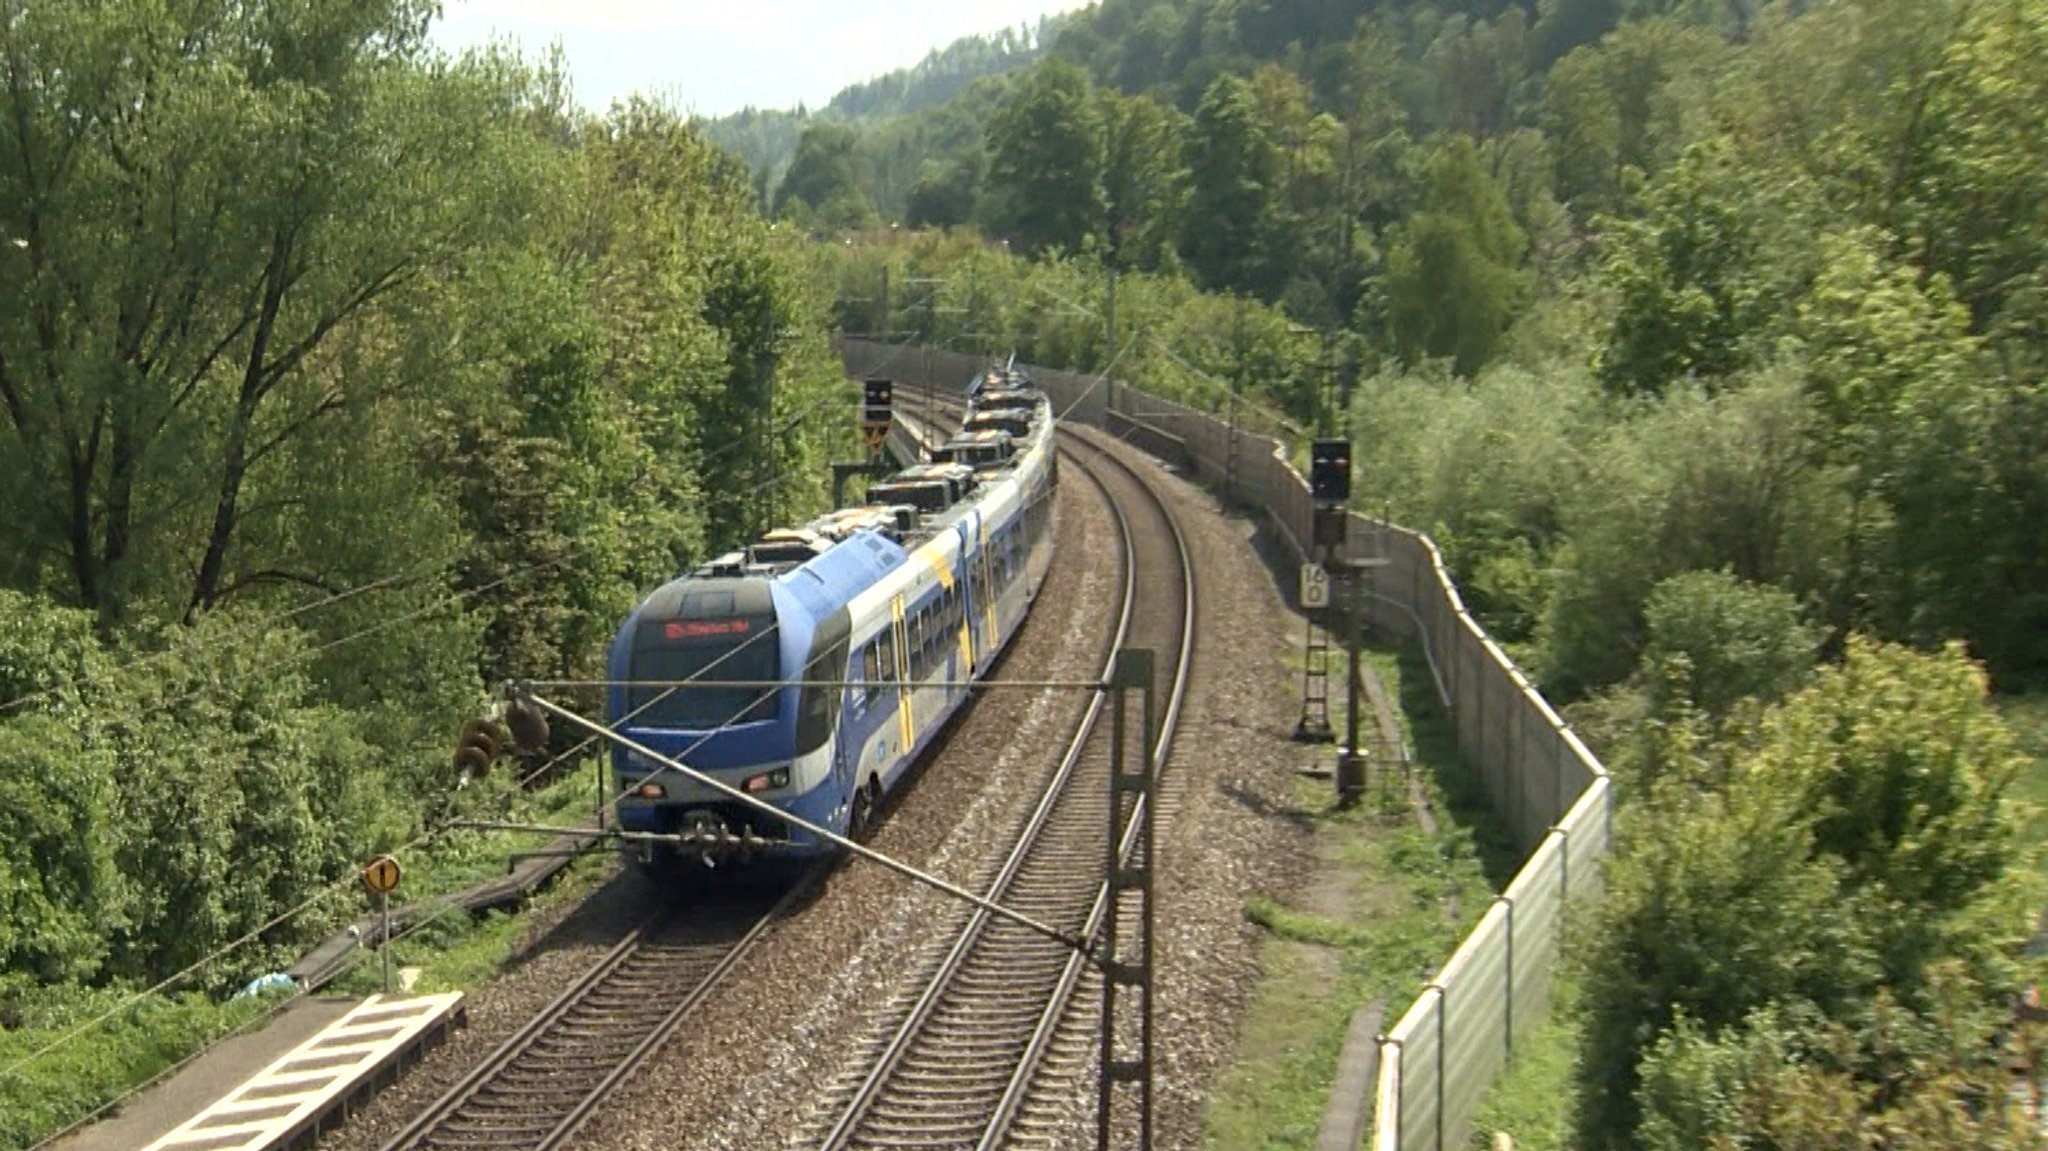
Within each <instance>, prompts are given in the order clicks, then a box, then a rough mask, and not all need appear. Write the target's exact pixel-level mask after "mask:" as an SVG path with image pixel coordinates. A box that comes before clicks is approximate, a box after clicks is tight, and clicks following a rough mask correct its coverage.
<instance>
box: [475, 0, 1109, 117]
mask: <svg viewBox="0 0 2048 1151" xmlns="http://www.w3.org/2000/svg"><path fill="white" fill-rule="evenodd" d="M1075 6H1076V4H1075V2H1074V0H444V4H443V15H442V18H441V21H440V22H439V23H438V24H437V25H436V26H435V30H434V40H435V42H436V43H438V44H440V45H441V46H442V47H444V48H447V49H449V50H450V51H459V50H461V49H462V48H465V47H469V46H471V45H476V44H483V43H486V42H488V41H490V40H493V39H503V38H508V37H509V38H510V39H512V40H514V41H516V42H517V43H518V44H519V45H520V47H521V48H522V49H523V50H525V52H526V53H527V55H528V56H537V55H539V54H540V53H542V52H543V51H545V50H546V48H547V46H548V45H549V44H550V43H552V42H554V41H556V40H559V41H561V44H562V49H563V53H564V55H565V56H566V57H567V59H568V63H569V69H570V72H571V74H572V75H573V76H574V78H575V85H576V98H577V100H578V101H579V102H580V103H582V104H583V105H584V106H585V107H587V108H590V109H592V110H593V111H602V110H603V109H604V108H605V107H607V106H608V105H609V104H610V103H611V102H612V100H613V99H614V98H618V97H623V96H626V95H627V94H629V93H631V92H635V91H638V92H643V93H646V94H648V95H652V96H657V97H661V98H663V99H665V100H667V101H669V102H671V103H674V104H675V105H676V106H678V107H680V108H682V109H684V110H685V111H690V112H695V113H697V114H699V115H703V116H721V115H724V114H725V113H727V112H733V111H737V110H739V109H740V108H743V107H745V106H746V105H748V104H752V105H754V106H756V107H760V108H794V107H796V105H797V102H798V101H802V102H803V103H805V104H806V105H808V106H810V107H813V108H815V107H817V106H818V105H820V104H823V103H825V102H826V101H828V100H830V99H831V98H832V95H833V94H834V93H836V92H838V91H839V90H840V89H841V88H844V87H846V86H847V85H848V84H853V83H857V82H859V81H861V80H866V79H868V78H870V77H872V76H878V75H880V74H882V73H884V72H888V71H890V70H892V69H895V68H903V67H908V66H909V65H912V64H915V63H917V62H918V61H919V60H921V59H923V58H924V55H925V53H927V52H929V51H931V50H932V49H933V48H938V47H943V46H944V45H946V44H950V43H952V42H953V41H954V40H956V39H959V38H960V37H962V36H970V35H975V34H977V33H986V32H994V31H996V30H998V29H1000V28H1004V27H1012V26H1015V25H1017V24H1022V23H1034V24H1035V23H1036V22H1037V20H1038V18H1039V17H1040V16H1044V15H1047V14H1049V13H1052V12H1059V11H1064V10H1067V9H1069V8H1073V7H1075Z"/></svg>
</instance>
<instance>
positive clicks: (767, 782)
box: [740, 767, 789, 795]
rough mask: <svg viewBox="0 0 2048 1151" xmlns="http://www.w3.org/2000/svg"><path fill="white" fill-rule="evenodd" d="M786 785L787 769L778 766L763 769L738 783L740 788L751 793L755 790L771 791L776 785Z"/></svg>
mask: <svg viewBox="0 0 2048 1151" xmlns="http://www.w3.org/2000/svg"><path fill="white" fill-rule="evenodd" d="M788 786H789V769H788V768H786V767H778V768H776V769H775V770H774V771H764V772H762V773H761V774H759V775H750V776H748V777H747V780H746V782H745V783H742V784H740V790H741V791H744V792H746V793H747V794H749V795H752V794H753V793H755V792H757V791H772V790H773V789H775V788H778V787H788Z"/></svg>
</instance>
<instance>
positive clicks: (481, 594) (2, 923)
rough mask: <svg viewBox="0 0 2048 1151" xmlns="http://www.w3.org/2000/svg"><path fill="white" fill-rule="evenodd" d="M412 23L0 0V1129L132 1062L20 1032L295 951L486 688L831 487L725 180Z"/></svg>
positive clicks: (573, 659) (211, 980) (359, 13)
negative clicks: (44, 1063) (101, 993)
mask: <svg viewBox="0 0 2048 1151" xmlns="http://www.w3.org/2000/svg"><path fill="white" fill-rule="evenodd" d="M430 8H431V6H430V5H426V4H415V3H411V2H410V0H383V2H379V3H363V2H361V0H316V2H314V3H309V4H300V5H291V6H276V5H244V4H235V3H198V4H185V5H177V6H173V7H171V8H166V7H164V6H162V5H154V4H141V3H114V4H106V3H96V2H84V0H79V2H72V0H34V2H33V3H30V4H26V5H24V4H21V3H18V2H16V3H0V283H4V285H5V290H4V291H0V406H4V415H0V525H4V529H0V536H4V538H5V541H6V545H5V547H4V548H0V1064H6V1065H9V1070H8V1074H7V1075H6V1076H5V1077H4V1078H5V1085H4V1089H0V1144H4V1145H19V1142H18V1141H19V1140H20V1139H22V1138H23V1135H24V1132H25V1131H27V1130H31V1129H32V1126H31V1125H33V1124H34V1123H37V1122H41V1121H43V1120H44V1119H46V1118H47V1117H48V1116H50V1115H52V1114H62V1113H64V1111H63V1109H64V1108H65V1107H69V1106H71V1105H72V1103H73V1102H74V1101H76V1100H79V1099H89V1098H90V1097H91V1093H92V1092H93V1091H96V1090H99V1089H100V1084H101V1079H100V1078H99V1077H100V1076H102V1075H103V1074H105V1073H106V1072H107V1071H108V1070H109V1069H110V1067H112V1066H113V1065H114V1064H115V1063H117V1062H118V1061H120V1060H121V1059H124V1058H127V1057H128V1056H129V1055H130V1054H131V1053H130V1052H129V1051H128V1050H127V1049H126V1048H124V1047H123V1046H122V1045H121V1044H119V1043H110V1044H108V1045H107V1046H106V1047H105V1049H104V1050H101V1051H97V1052H95V1051H92V1050H89V1048H91V1047H92V1046H93V1045H92V1044H87V1045H85V1047H84V1048H80V1047H76V1046H74V1047H70V1048H66V1049H65V1050H64V1051H63V1052H61V1053H60V1055H59V1062H58V1063H57V1064H55V1065H54V1066H55V1068H56V1070H55V1071H54V1072H51V1071H50V1067H43V1068H40V1069H38V1071H37V1072H36V1074H35V1075H31V1076H23V1077H17V1076H16V1075H15V1071H16V1070H18V1069H19V1068H18V1067H16V1066H14V1065H13V1060H14V1059H15V1057H16V1056H19V1055H22V1054H23V1053H24V1052H26V1051H29V1050H33V1049H34V1048H35V1045H36V1044H37V1043H39V1042H40V1039H38V1038H37V1032H36V1030H35V1028H36V1027H37V1026H38V1021H39V1020H44V1019H46V1008H47V1009H48V1010H50V1011H59V1012H60V1013H61V1012H62V1011H69V1010H74V1009H75V1007H76V1005H77V1004H79V1003H80V1002H89V1001H90V1000H86V999H83V998H82V997H84V996H86V995H87V992H86V990H85V989H86V988H110V987H111V988H119V987H140V986H146V985H149V984H153V983H156V982H157V981H159V980H163V979H166V978H167V977H171V976H173V975H178V974H180V973H185V974H186V975H188V976H189V978H185V979H183V980H182V981H181V982H178V983H174V984H173V986H172V990H173V991H176V992H182V991H186V990H189V989H194V988H198V989H205V990H213V989H218V988H222V987H227V986H235V985H239V983H240V982H241V981H244V980H246V979H248V978H249V977H250V976H251V975H254V974H259V973H261V972H264V971H268V970H273V969H274V965H276V964H278V963H279V962H280V961H281V960H287V961H288V959H289V957H293V956H295V955H296V954H297V950H296V949H297V947H298V946H299V945H301V944H303V943H304V942H305V941H306V940H308V939H310V938H314V937H316V935H317V933H319V932H322V931H325V930H330V929H332V927H333V926H334V925H335V924H336V923H337V922H338V921H340V920H341V919H343V918H345V917H349V916H352V915H354V914H357V913H358V911H359V908H360V898H361V896H360V891H359V885H357V884H355V883H353V882H352V881H351V876H352V875H353V872H354V870H355V868H357V867H358V866H360V863H361V861H362V860H363V859H365V858H366V857H367V856H368V854H369V853H373V852H375V851H377V850H380V849H384V848H387V847H390V846H392V845H394V844H396V843H397V842H399V841H400V840H403V839H407V838H408V837H410V836H411V835H412V834H413V833H414V832H416V831H418V830H419V829H420V828H421V827H422V826H423V825H424V823H425V821H426V819H427V815H428V813H429V812H430V811H439V810H441V805H442V804H443V803H444V802H445V801H446V797H447V795H448V792H449V790H450V788H451V787H452V785H453V784H454V782H455V781H454V779H453V775H452V772H450V771H449V769H448V758H447V757H448V749H449V747H450V746H451V744H450V742H449V741H450V740H451V738H452V733H453V732H454V731H455V730H456V727H457V726H459V724H460V722H461V720H462V719H464V718H466V717H467V716H469V715H473V714H475V709H476V708H477V707H479V706H480V705H481V703H482V701H483V692H484V689H485V687H486V686H487V685H488V684H491V683H494V682H495V681H496V680H498V679H500V678H502V677H506V676H526V675H563V674H580V675H589V674H593V673H598V672H601V670H602V665H601V658H602V648H603V645H604V644H605V642H606V641H607V640H608V638H609V633H610V629H611V628H612V627H613V626H615V624H616V621H617V620H618V619H620V618H622V616H623V614H624V613H625V611H626V610H627V609H628V608H629V607H630V605H631V603H632V602H633V601H634V600H635V599H636V598H637V596H638V595H639V594H640V593H641V592H643V591H644V590H645V589H647V588H649V587H651V586H653V585H654V584H656V583H658V582H660V581H662V580H664V579H666V578H667V577H668V576H670V575H671V574H672V573H674V572H675V571H676V570H677V569H678V568H679V567H680V566H682V565H685V564H688V563H690V562H691V561H692V560H693V559H694V558H696V557H700V556H703V555H704V554H706V552H707V549H712V548H723V547H726V546H729V545H730V544H731V543H732V542H733V541H734V539H735V538H736V537H737V536H738V534H739V533H741V532H743V531H746V530H749V529H752V528H756V527H758V526H760V523H761V521H762V520H763V519H764V518H767V517H769V516H771V515H790V514H794V513H796V512H798V511H800V510H804V509H807V508H809V507H811V506H815V505H816V504H817V503H819V502H821V500H822V498H823V492H824V487H825V483H824V477H823V473H824V471H825V469H824V466H823V463H822V461H823V460H824V459H825V458H826V456H827V454H828V451H827V449H828V446H830V445H828V443H827V438H828V437H829V436H830V435H832V434H835V433H837V432H839V430H840V427H841V425H842V423H843V421H839V420H835V419H832V418H830V416H822V417H821V415H820V412H821V411H838V410H840V409H839V408H838V405H839V404H841V403H845V402H850V397H849V393H848V392H847V391H846V389H845V385H844V383H843V381H842V380H841V378H840V376H841V373H840V372H839V369H838V366H837V362H836V360H835V358H834V357H833V356H832V354H831V352H830V350H829V348H828V346H827V342H826V338H825V331H824V320H825V319H826V312H825V305H826V303H827V302H828V299H829V297H826V296H824V295H822V294H820V293H819V292H818V291H817V289H816V287H815V285H816V282H817V277H816V275H815V274H814V273H812V272H811V271H809V270H808V269H807V268H806V266H805V265H806V261H807V260H808V259H809V257H807V256H806V255H805V254H804V253H803V252H802V251H801V250H800V249H798V248H796V247H794V246H792V245H789V244H778V243H777V240H778V239H779V238H778V237H775V236H773V235H771V233H770V231H769V228H768V226H767V224H766V223H765V222H764V221H762V220H761V219H760V218H759V216H758V215H757V214H756V213H755V211H754V207H753V202H752V196H751V193H750V190H749V188H748V187H747V184H746V179H745V173H744V171H743V170H742V169H741V168H740V167H738V166H737V165H736V164H735V163H733V162H732V161H730V160H729V159H728V158H726V157H725V156H724V155H723V154H721V153H720V152H718V151H717V150H716V149H715V148H713V147H712V146H710V145H709V144H708V143H706V142H705V141H703V140H702V139H701V137H700V136H699V135H698V133H697V132H696V131H695V130H694V129H692V128H691V127H690V126H688V125H687V124H685V123H684V122H682V121H681V120H680V119H679V118H678V117H677V115H676V114H674V113H672V112H668V111H664V110H661V109H658V108H655V107H651V106H648V105H644V104H637V103H636V104H632V105H629V106H626V107H622V108H620V109H618V110H616V111H614V112H613V113H612V114H611V115H609V116H607V117H604V118H602V119H597V118H592V117H589V116H585V115H583V114H580V113H577V112H575V111H573V110H571V108H570V106H569V105H568V104H567V103H566V102H565V99H564V91H565V88H564V85H563V82H562V79H561V77H559V76H556V75H551V74H548V73H546V72H541V71H536V70H534V68H532V67H531V66H529V65H527V64H524V63H521V62H519V61H516V60H511V59H505V58H501V57H498V56H494V55H483V56H476V57H472V58H468V59H464V60H459V61H450V60H446V59H440V58H437V57H436V56H435V55H434V54H433V53H432V52H431V50H430V49H429V48H428V47H427V44H426V41H425V39H424V30H425V28H426V26H427V20H428V17H429V15H430ZM771 468H772V469H774V470H770V469H771ZM505 786H506V785H505V784H504V783H503V782H502V781H500V780H498V779H496V778H494V779H493V780H489V781H483V782H481V783H479V784H478V785H476V786H473V787H472V788H470V789H469V790H468V791H467V792H465V793H464V799H463V802H465V803H486V802H489V801H490V800H491V799H492V798H493V797H494V796H495V795H497V794H499V793H501V792H502V791H503V789H504V787H505ZM245 935H247V936H249V939H248V940H247V941H246V945H245V946H242V947H240V948H239V949H237V950H236V951H234V952H233V953H232V954H231V955H229V956H228V957H226V958H225V959H223V960H221V961H220V962H218V963H214V964H211V965H207V966H204V967H201V968H199V969H197V970H194V971H191V972H189V973H187V972H186V969H187V967H188V965H192V964H194V963H195V962H196V961H198V960H200V959H202V958H203V957H207V956H209V955H211V954H212V953H214V952H215V951H216V949H218V948H221V947H222V946H223V945H226V944H228V943H230V942H231V941H235V940H238V939H241V938H242V937H244V936H245ZM22 1027H27V1028H28V1030H27V1031H26V1032H23V1033H22V1034H23V1035H24V1036H25V1038H22V1039H21V1040H19V1041H17V1040H16V1034H15V1033H16V1029H18V1028H22ZM165 1042H168V1041H165ZM166 1050H169V1051H171V1052H172V1053H173V1054H174V1053H175V1050H176V1049H175V1048H166ZM44 1072H50V1073H49V1074H47V1075H46V1076H45V1075H44V1074H43V1073H44ZM70 1113H71V1114H76V1113H77V1112H76V1111H72V1112H70Z"/></svg>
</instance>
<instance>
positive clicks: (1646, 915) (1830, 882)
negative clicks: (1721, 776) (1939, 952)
mask: <svg viewBox="0 0 2048 1151" xmlns="http://www.w3.org/2000/svg"><path fill="white" fill-rule="evenodd" d="M1860 912H1861V909H1859V908H1858V907H1857V906H1856V905H1855V903H1854V902H1853V901H1845V900H1844V899H1843V898H1842V892H1841V890H1840V886H1839V883H1838V880H1837V867H1836V865H1834V864H1831V863H1830V862H1828V861H1826V860H1820V859H1815V858H1814V856H1813V851H1812V840H1811V836H1810V833H1809V832H1808V830H1807V828H1806V827H1805V825H1804V821H1803V819H1802V818H1801V812H1800V811H1799V809H1798V807H1797V806H1796V804H1795V801H1793V800H1792V799H1790V798H1789V797H1786V796H1782V795H1779V794H1777V793H1774V792H1772V791H1770V790H1769V789H1765V788H1749V789H1740V790H1737V791H1735V792H1732V793H1731V794H1729V795H1728V796H1726V797H1721V796H1705V797H1700V798H1697V799H1693V800H1690V801H1684V800H1678V799H1673V800H1670V801H1668V802H1665V803H1662V804H1651V805H1648V806H1645V807H1643V808H1640V809H1638V810H1637V811H1636V812H1634V813H1633V814H1632V815H1630V816H1629V817H1628V819H1627V821H1626V825H1625V830H1624V833H1623V841H1622V844H1621V851H1620V853H1619V854H1618V855H1617V856H1616V858H1615V859H1614V861H1613V862H1612V863H1610V864H1609V866H1608V869H1607V883H1606V895H1605V898H1604V900H1603V902H1602V903H1601V905H1600V907H1599V909H1598V910H1597V911H1595V913H1594V917H1593V927H1592V939H1591V941H1590V943H1589V946H1588V947H1587V949H1586V951H1585V953H1584V955H1585V958H1584V971H1583V974H1582V983H1581V986H1582V987H1583V988H1584V991H1583V992H1582V994H1583V996H1584V999H1583V1010H1584V1016H1583V1035H1584V1046H1583V1047H1582V1048H1581V1051H1580V1056H1579V1063H1578V1068H1577V1074H1578V1131H1579V1137H1580V1139H1581V1140H1583V1144H1582V1145H1584V1146H1587V1147H1590V1148H1595V1149H1606V1148H1624V1147H1632V1146H1634V1145H1635V1140H1634V1134H1635V1132H1636V1129H1637V1124H1638V1122H1639V1120H1640V1110H1639V1104H1638V1100H1637V1086H1638V1084H1639V1083H1640V1082H1641V1064H1642V1061H1643V1059H1644V1057H1645V1056H1646V1055H1647V1053H1648V1052H1649V1050H1650V1048H1651V1047H1652V1045H1653V1044H1654V1043H1655V1042H1656V1041H1657V1038H1658V1036H1659V1035H1662V1034H1664V1033H1666V1032H1667V1031H1670V1030H1671V1029H1673V1028H1675V1027H1677V1026H1678V1025H1679V1021H1680V1020H1682V1019H1683V1020H1691V1021H1692V1022H1693V1023H1694V1024H1695V1025H1697V1026H1698V1027H1699V1028H1700V1029H1701V1031H1702V1032H1703V1033H1704V1034H1705V1035H1707V1036H1709V1037H1717V1036H1719V1035H1720V1034H1722V1033H1723V1032H1724V1031H1726V1030H1728V1029H1729V1028H1732V1027H1735V1026H1737V1025H1739V1024H1741V1023H1742V1022H1743V1021H1744V1020H1746V1019H1748V1018H1749V1017H1750V1015H1751V1013H1752V1012H1754V1011H1756V1010H1758V1009H1760V1008H1762V1007H1764V1006H1766V1005H1768V1004H1772V1003H1782V1004H1786V1005H1802V1004H1811V1005H1814V1007H1815V1008H1817V1009H1818V1010H1820V1011H1822V1012H1827V1011H1831V1010H1834V1009H1837V1008H1839V1007H1840V1006H1842V1005H1843V1004H1844V1003H1846V1002H1848V1001H1850V1000H1853V999H1856V998H1859V997H1861V996H1863V995H1865V994H1867V993H1868V991H1869V989H1870V988H1871V987H1872V986H1873V985H1874V983H1875V981H1876V978H1877V966H1876V963H1875V960H1874V958H1873V957H1872V956H1871V954H1870V947H1869V942H1868V938H1867V932H1868V930H1869V929H1868V928H1867V927H1866V926H1865V925H1864V923H1863V922H1861V919H1860Z"/></svg>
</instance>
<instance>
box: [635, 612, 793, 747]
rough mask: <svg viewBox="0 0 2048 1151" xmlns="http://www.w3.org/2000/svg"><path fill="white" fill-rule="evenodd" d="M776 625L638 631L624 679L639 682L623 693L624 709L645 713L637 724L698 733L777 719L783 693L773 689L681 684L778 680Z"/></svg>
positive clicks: (662, 626)
mask: <svg viewBox="0 0 2048 1151" xmlns="http://www.w3.org/2000/svg"><path fill="white" fill-rule="evenodd" d="M774 625H775V619H774V617H773V616H765V617H760V618H749V617H733V618H730V619H716V620H700V619H683V620H648V621H645V622H643V623H641V625H640V627H639V629H638V630H637V631H636V632H635V633H634V636H633V655H632V663H631V665H630V666H631V670H630V671H629V673H628V678H630V679H633V680H637V681H641V682H640V683H639V684H636V685H635V686H634V687H633V688H631V690H630V691H629V692H628V693H627V701H626V702H627V706H628V708H630V709H635V710H638V709H640V708H643V707H644V708H645V709H646V710H645V711H642V712H641V713H640V715H639V716H638V718H637V719H636V720H635V723H636V724H637V725H644V726H647V727H664V728H678V729H684V730H698V731H702V730H707V729H710V728H715V727H720V726H722V725H724V724H728V723H749V722H752V721H755V720H762V719H773V718H775V710H776V704H777V700H778V698H779V696H780V694H781V693H780V692H778V691H776V690H775V689H773V688H769V689H766V690H763V689H761V688H758V687H731V686H707V687H697V686H689V685H686V684H685V683H684V681H688V680H692V679H702V680H712V681H726V682H728V683H729V682H730V681H733V680H772V679H778V678H780V677H781V668H780V666H779V665H780V664H781V662H782V661H781V660H780V659H779V658H778V649H777V647H776V644H775V640H774V638H773V637H772V632H773V630H774ZM671 687H673V688H674V689H675V690H673V691H671V690H669V689H670V688H671Z"/></svg>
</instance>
